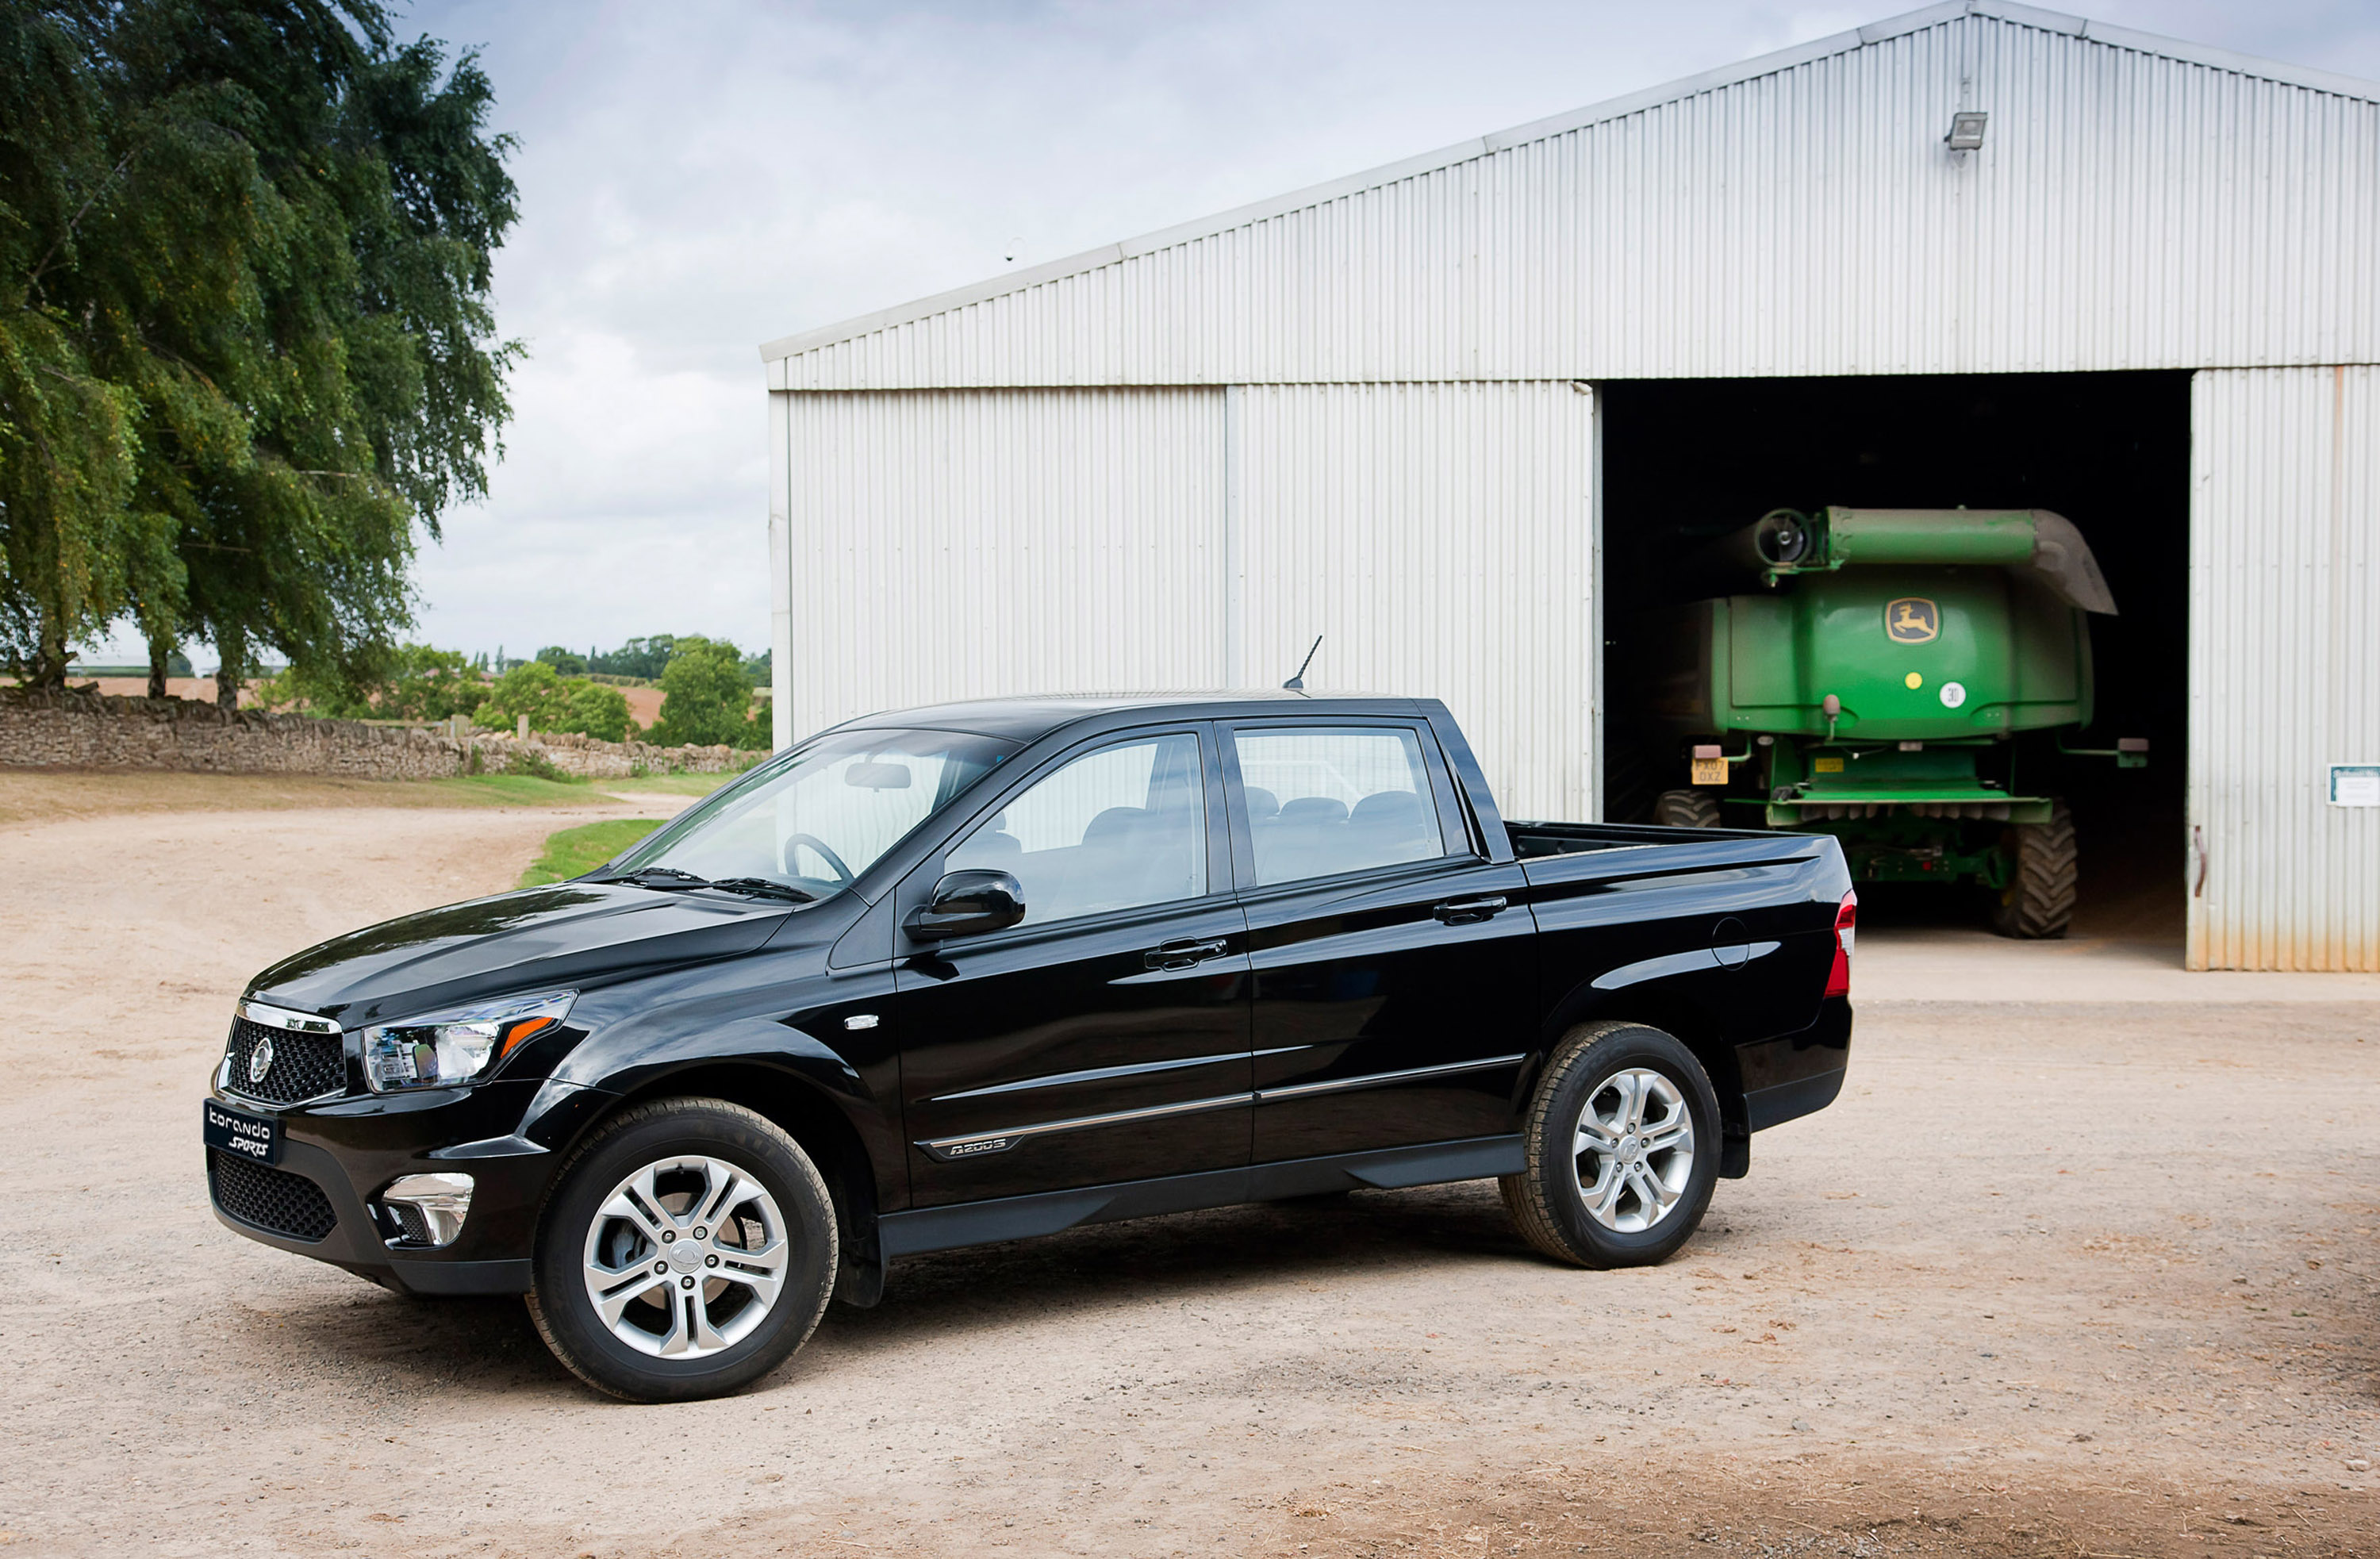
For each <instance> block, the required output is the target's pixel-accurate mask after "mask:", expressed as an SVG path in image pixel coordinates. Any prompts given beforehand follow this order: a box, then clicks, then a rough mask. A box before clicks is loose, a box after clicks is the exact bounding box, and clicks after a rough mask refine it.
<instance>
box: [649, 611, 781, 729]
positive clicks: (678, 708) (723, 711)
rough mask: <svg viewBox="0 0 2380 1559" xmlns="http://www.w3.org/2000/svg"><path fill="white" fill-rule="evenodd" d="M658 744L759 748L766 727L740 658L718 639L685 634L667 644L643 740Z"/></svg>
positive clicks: (738, 654)
mask: <svg viewBox="0 0 2380 1559" xmlns="http://www.w3.org/2000/svg"><path fill="white" fill-rule="evenodd" d="M649 739H650V740H652V741H654V742H658V743H660V744H661V745H662V746H664V747H677V746H681V745H685V744H689V743H690V744H692V745H694V746H697V747H737V748H747V749H750V748H765V747H767V746H768V745H769V726H768V722H767V721H766V720H764V719H757V718H755V716H754V714H753V711H752V682H751V676H750V674H749V673H748V672H747V671H746V670H745V665H744V656H743V654H742V652H739V651H738V650H737V649H736V648H735V645H733V644H731V643H729V642H728V641H727V640H726V639H698V638H695V637H693V636H691V635H689V636H688V637H686V638H684V639H678V640H676V641H675V643H674V645H673V646H672V652H671V655H670V661H669V664H668V665H666V666H664V667H662V713H661V718H660V719H658V720H656V721H654V722H653V729H652V735H651V737H650V738H649Z"/></svg>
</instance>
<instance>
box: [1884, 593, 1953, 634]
mask: <svg viewBox="0 0 2380 1559" xmlns="http://www.w3.org/2000/svg"><path fill="white" fill-rule="evenodd" d="M1884 631H1885V634H1886V636H1887V637H1888V638H1889V639H1891V640H1892V641H1893V642H1894V643H1895V644H1928V643H1931V642H1933V639H1934V637H1935V635H1937V634H1938V633H1940V632H1941V631H1942V614H1941V613H1940V612H1939V611H1938V610H1937V609H1936V607H1935V605H1934V603H1932V602H1930V601H1928V600H1926V599H1925V597H1924V596H1922V595H1904V596H1902V597H1901V598H1900V600H1898V601H1895V602H1893V603H1890V604H1888V605H1887V606H1886V607H1885V609H1884Z"/></svg>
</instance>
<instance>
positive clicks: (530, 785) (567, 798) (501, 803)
mask: <svg viewBox="0 0 2380 1559" xmlns="http://www.w3.org/2000/svg"><path fill="white" fill-rule="evenodd" d="M398 783H399V784H402V785H407V786H420V787H421V788H422V789H423V790H425V791H434V792H436V793H437V795H438V798H439V799H440V800H441V801H443V803H444V804H446V805H447V806H451V807H567V806H573V805H576V806H581V807H584V806H589V805H590V804H592V805H600V804H601V800H602V798H601V796H598V795H596V794H594V792H593V789H592V787H591V786H589V785H588V784H587V782H586V781H585V780H550V779H539V778H537V777H535V776H534V775H531V774H463V775H459V776H457V777H455V778H454V779H440V780H407V781H399V782H398Z"/></svg>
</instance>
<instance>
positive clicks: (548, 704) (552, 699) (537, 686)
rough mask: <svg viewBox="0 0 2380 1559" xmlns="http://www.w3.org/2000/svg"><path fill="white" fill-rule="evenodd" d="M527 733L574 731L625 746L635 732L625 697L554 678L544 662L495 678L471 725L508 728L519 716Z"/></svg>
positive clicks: (523, 665) (581, 680) (579, 681)
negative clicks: (475, 720) (525, 716)
mask: <svg viewBox="0 0 2380 1559" xmlns="http://www.w3.org/2000/svg"><path fill="white" fill-rule="evenodd" d="M524 714H526V715H528V728H529V729H530V730H532V731H576V732H577V733H579V734H580V735H582V736H589V737H601V738H602V739H603V740H605V741H625V740H627V739H628V737H629V734H630V733H631V732H633V731H634V730H635V729H636V722H635V721H633V720H631V719H630V718H628V699H627V695H626V694H625V693H623V692H621V691H620V689H618V688H607V687H604V686H603V685H602V684H601V683H597V682H589V681H587V680H586V679H585V678H583V677H576V676H571V677H565V676H560V675H558V674H557V673H556V672H555V671H554V669H553V666H552V665H550V664H547V663H545V662H544V661H523V662H521V663H520V664H517V665H516V666H514V667H513V668H512V669H511V670H509V671H507V672H505V673H504V675H503V676H499V677H497V678H496V681H495V686H494V687H493V688H491V689H490V690H489V693H488V699H487V701H486V702H485V703H483V704H481V705H480V709H479V713H478V715H477V717H476V719H477V723H478V724H479V725H483V726H485V727H486V728H488V729H489V730H492V731H501V730H506V729H509V728H511V727H512V726H514V725H517V724H518V723H519V720H520V717H521V716H522V715H524Z"/></svg>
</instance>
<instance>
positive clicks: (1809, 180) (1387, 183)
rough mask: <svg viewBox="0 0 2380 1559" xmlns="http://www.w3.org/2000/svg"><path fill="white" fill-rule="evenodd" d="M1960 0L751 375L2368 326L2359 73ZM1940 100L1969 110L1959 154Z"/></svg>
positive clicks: (2182, 350) (1214, 368)
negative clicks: (2226, 58)
mask: <svg viewBox="0 0 2380 1559" xmlns="http://www.w3.org/2000/svg"><path fill="white" fill-rule="evenodd" d="M1988 9H1994V10H1999V11H2002V12H2004V13H2005V14H2003V15H1991V14H1972V15H1969V14H1958V13H1956V12H1952V13H1951V14H1948V15H1943V14H1939V13H1936V14H1934V19H1932V20H1931V21H1930V22H1929V21H1925V19H1924V18H1923V17H1920V18H1909V20H1908V21H1907V22H1906V23H1905V24H1904V25H1903V26H1902V28H1901V30H1898V31H1897V32H1896V31H1895V30H1894V29H1893V28H1892V27H1891V26H1889V25H1888V26H1887V27H1884V28H1878V29H1864V30H1862V32H1861V33H1859V34H1856V35H1853V34H1846V35H1845V36H1844V37H1843V38H1840V39H1836V40H1831V41H1828V43H1821V44H1817V45H1812V46H1809V47H1806V48H1804V49H1803V50H1799V51H1794V52H1792V53H1791V54H1790V55H1785V56H1779V58H1778V59H1776V60H1774V61H1771V62H1756V63H1755V67H1746V71H1745V72H1744V73H1743V76H1742V79H1719V80H1718V81H1717V84H1712V85H1709V86H1707V87H1705V88H1700V89H1697V88H1696V85H1695V84H1694V83H1687V84H1685V85H1684V88H1683V90H1680V89H1664V90H1663V91H1660V92H1657V93H1652V94H1646V99H1647V100H1645V101H1638V102H1635V103H1633V104H1620V105H1614V106H1612V107H1608V108H1606V109H1604V110H1600V111H1588V112H1587V113H1586V114H1585V115H1582V116H1572V118H1571V120H1570V121H1568V122H1564V121H1551V122H1548V124H1547V125H1543V126H1536V127H1528V128H1523V129H1520V130H1515V131H1512V132H1509V133H1507V134H1505V135H1500V136H1492V137H1489V138H1488V139H1487V140H1484V141H1480V142H1474V143H1472V145H1471V147H1470V148H1469V149H1467V151H1466V150H1465V149H1457V152H1456V153H1455V154H1452V155H1447V156H1439V157H1436V158H1420V159H1416V160H1415V165H1412V166H1410V167H1408V168H1405V169H1402V170H1400V169H1391V170H1384V171H1383V172H1382V173H1381V174H1379V175H1377V176H1369V177H1357V178H1355V179H1351V180H1346V181H1342V183H1341V184H1339V185H1335V186H1328V187H1325V188H1324V189H1320V190H1315V191H1307V192H1305V193H1304V194H1302V195H1298V196H1291V197H1285V198H1284V199H1283V200H1281V201H1274V202H1268V203H1267V204H1266V205H1264V206H1259V207H1256V208H1251V210H1250V211H1249V212H1247V213H1238V214H1237V215H1236V216H1234V217H1232V218H1225V219H1219V221H1218V223H1217V224H1207V225H1192V226H1191V227H1190V228H1186V229H1183V230H1178V231H1176V232H1174V233H1171V234H1160V235H1157V236H1154V237H1152V238H1147V239H1142V240H1137V241H1135V242H1133V243H1127V244H1123V245H1118V246H1115V247H1114V248H1113V249H1111V250H1108V251H1103V254H1102V255H1095V256H1092V257H1087V260H1086V261H1085V262H1059V263H1058V264H1057V265H1055V266H1052V267H1049V268H1045V270H1044V272H1043V274H1042V275H1041V279H1038V280H1034V279H1032V278H1031V277H1030V276H1029V275H1028V276H1027V277H1026V278H1014V277H1012V278H1003V279H1002V280H998V281H994V282H990V283H986V284H984V286H981V287H978V288H972V289H967V290H965V291H963V292H961V293H958V294H954V295H952V298H949V299H944V300H941V301H938V302H935V303H932V304H931V305H929V306H925V307H922V308H920V309H912V310H900V311H892V315H891V316H889V318H890V321H891V322H892V323H870V322H866V321H861V322H854V324H853V326H849V327H841V328H839V329H836V330H830V331H824V332H820V333H817V335H816V336H815V337H797V338H794V343H795V345H798V346H800V347H802V349H800V350H798V351H797V352H795V354H794V355H793V356H791V357H788V358H784V359H783V360H780V361H776V362H772V363H771V384H772V387H775V388H791V389H828V388H832V389H841V388H864V387H889V386H912V385H914V386H946V385H958V384H1255V383H1281V382H1308V381H1387V380H1458V379H1554V378H1573V377H1583V378H1590V379H1601V378H1639V377H1681V376H1705V375H1745V374H1835V373H1935V372H1983V371H1992V372H2007V371H2083V370H2100V369H2138V368H2196V367H2203V366H2211V365H2219V366H2227V367H2229V366H2246V365H2254V364H2285V363H2320V362H2343V361H2344V362H2352V361H2372V360H2375V359H2380V103H2375V102H2374V101H2373V100H2372V94H2370V93H2369V92H2366V93H2365V95H2362V96H2356V95H2351V94H2349V93H2343V92H2340V91H2325V90H2319V89H2317V88H2315V87H2311V86H2305V85H2298V84H2292V83H2290V82H2287V81H2283V80H2277V79H2266V78H2265V77H2260V76H2258V75H2256V74H2254V73H2253V72H2252V71H2251V70H2249V69H2245V68H2237V67H2226V66H2225V65H2223V64H2221V63H2211V62H2209V61H2208V60H2193V59H2188V58H2180V57H2174V56H2173V55H2171V54H2169V53H2158V52H2153V51H2152V50H2151V49H2149V48H2146V47H2136V46H2127V45H2126V44H2125V43H2121V42H2107V41H2103V40H2102V39H2101V38H2100V37H2098V36H2086V35H2084V31H2085V24H2083V23H2081V22H2077V21H2074V20H2072V19H2071V18H2058V17H2053V16H2050V15H2047V14H2046V13H2041V12H2032V11H2025V10H2022V9H2021V8H2018V7H2014V6H2007V7H1989V8H1988ZM2092 26H2093V27H2094V28H2095V24H2092ZM2109 36H2111V37H2116V38H2119V39H2120V38H2123V37H2127V36H2130V35H2124V34H2110V35H2109ZM1862 39H1865V40H1866V41H1865V42H1861V41H1860V40H1862ZM2143 42H2146V41H2143ZM2236 64H2237V65H2238V66H2240V67H2244V66H2246V65H2248V64H2249V62H2236ZM1723 74H1724V73H1723ZM1961 108H1978V109H1983V110H1985V111H1986V112H1988V113H1989V115H1990V116H1991V117H1990V128H1989V130H1988V133H1987V135H1986V138H1985V143H1984V146H1983V149H1982V150H1981V151H1979V152H1973V153H1970V154H1964V155H1961V154H1958V153H1953V152H1949V151H1948V150H1947V149H1946V148H1945V147H1944V146H1943V145H1942V137H1943V134H1944V131H1945V130H1946V129H1947V128H1948V127H1949V120H1950V116H1951V113H1952V112H1953V111H1954V110H1956V109H1961ZM1051 273H1056V274H1051ZM909 316H914V317H909ZM786 349H787V345H786V344H782V343H781V344H779V345H778V346H776V347H771V349H770V350H771V353H772V354H775V353H782V352H783V351H785V350H786Z"/></svg>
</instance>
